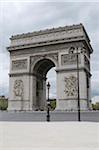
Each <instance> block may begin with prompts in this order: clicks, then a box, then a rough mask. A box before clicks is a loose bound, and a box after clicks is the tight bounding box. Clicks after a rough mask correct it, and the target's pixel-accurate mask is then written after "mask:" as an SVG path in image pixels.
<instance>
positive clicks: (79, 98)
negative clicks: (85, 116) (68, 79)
mask: <svg viewBox="0 0 99 150" xmlns="http://www.w3.org/2000/svg"><path fill="white" fill-rule="evenodd" d="M77 89H78V94H77V95H78V97H77V99H78V121H81V120H80V94H79V58H78V48H77Z"/></svg>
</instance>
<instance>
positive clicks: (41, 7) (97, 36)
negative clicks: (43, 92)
mask: <svg viewBox="0 0 99 150" xmlns="http://www.w3.org/2000/svg"><path fill="white" fill-rule="evenodd" d="M79 23H83V25H84V26H85V29H86V31H87V33H88V35H89V37H90V40H91V45H92V47H93V49H94V52H93V54H92V56H91V73H92V80H91V86H92V99H94V100H99V3H97V2H94V3H91V2H89V3H84V2H80V3H78V2H76V3H73V2H70V3H69V2H46V3H45V2H21V3H20V2H18V1H13V2H7V1H6V2H5V1H0V95H3V94H5V95H6V96H8V89H9V88H8V87H9V77H8V73H9V53H8V52H7V50H6V47H7V46H9V44H10V41H9V37H11V35H14V34H19V33H26V32H33V31H37V30H43V29H46V28H53V27H58V26H66V25H72V24H79ZM52 74H53V76H52ZM49 76H50V79H51V83H52V91H53V92H51V96H55V91H54V90H53V88H54V87H55V85H54V84H53V83H54V82H53V81H54V80H55V72H54V71H53V70H52V71H51V73H49Z"/></svg>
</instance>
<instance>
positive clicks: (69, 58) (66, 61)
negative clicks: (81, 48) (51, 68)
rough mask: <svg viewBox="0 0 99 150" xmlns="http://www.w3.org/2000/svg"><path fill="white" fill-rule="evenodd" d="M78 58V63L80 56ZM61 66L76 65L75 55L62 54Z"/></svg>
mask: <svg viewBox="0 0 99 150" xmlns="http://www.w3.org/2000/svg"><path fill="white" fill-rule="evenodd" d="M78 57H79V63H80V55H78ZM61 64H62V65H72V64H77V54H76V53H73V54H64V55H61Z"/></svg>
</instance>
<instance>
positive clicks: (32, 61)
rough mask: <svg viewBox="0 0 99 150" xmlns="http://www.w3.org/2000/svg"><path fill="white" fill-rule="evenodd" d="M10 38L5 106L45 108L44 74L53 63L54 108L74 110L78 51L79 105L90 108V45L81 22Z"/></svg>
mask: <svg viewBox="0 0 99 150" xmlns="http://www.w3.org/2000/svg"><path fill="white" fill-rule="evenodd" d="M10 39H11V45H10V47H8V48H7V49H8V51H9V52H10V61H11V62H10V90H9V91H10V97H9V105H8V110H36V109H38V110H45V109H46V74H47V72H48V71H49V70H50V69H51V68H52V67H56V76H57V105H56V110H77V96H78V88H77V81H78V79H77V54H78V58H79V59H78V60H79V61H78V62H79V86H80V107H81V109H82V110H87V109H89V106H90V100H91V92H90V77H91V74H90V54H91V53H92V52H93V49H92V47H91V45H90V40H89V37H88V35H87V33H86V31H85V28H84V27H83V25H82V24H79V25H73V26H66V27H59V28H53V29H47V30H43V31H37V32H33V33H26V34H21V35H15V36H12V37H11V38H10ZM77 52H78V53H77Z"/></svg>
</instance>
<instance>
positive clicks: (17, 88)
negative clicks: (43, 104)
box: [14, 80, 24, 100]
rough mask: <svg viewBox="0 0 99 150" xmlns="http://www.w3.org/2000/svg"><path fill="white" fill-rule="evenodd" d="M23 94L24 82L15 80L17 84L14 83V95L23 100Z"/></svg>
mask: <svg viewBox="0 0 99 150" xmlns="http://www.w3.org/2000/svg"><path fill="white" fill-rule="evenodd" d="M23 92H24V87H23V81H22V80H15V82H14V95H15V97H16V98H20V99H21V100H22V99H23Z"/></svg>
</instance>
